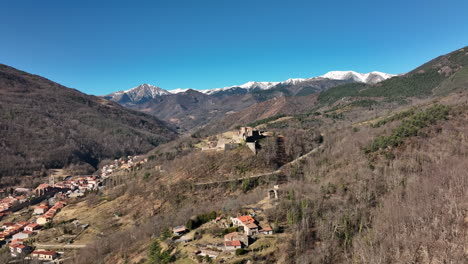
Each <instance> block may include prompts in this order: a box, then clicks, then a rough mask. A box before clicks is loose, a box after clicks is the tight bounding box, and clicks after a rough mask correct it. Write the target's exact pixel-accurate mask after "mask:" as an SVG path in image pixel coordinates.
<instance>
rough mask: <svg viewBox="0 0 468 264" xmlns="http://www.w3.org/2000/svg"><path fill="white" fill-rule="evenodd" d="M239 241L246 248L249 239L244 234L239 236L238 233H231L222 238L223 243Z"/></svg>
mask: <svg viewBox="0 0 468 264" xmlns="http://www.w3.org/2000/svg"><path fill="white" fill-rule="evenodd" d="M234 240H239V241H240V242H242V244H244V245H245V246H246V247H248V246H249V237H248V236H247V235H244V234H239V233H238V232H232V233H229V234H227V235H225V236H224V241H234Z"/></svg>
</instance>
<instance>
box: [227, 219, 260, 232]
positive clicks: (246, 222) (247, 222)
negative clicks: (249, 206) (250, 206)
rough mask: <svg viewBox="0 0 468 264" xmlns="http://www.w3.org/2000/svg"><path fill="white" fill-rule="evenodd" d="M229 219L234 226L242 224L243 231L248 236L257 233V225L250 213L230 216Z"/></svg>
mask: <svg viewBox="0 0 468 264" xmlns="http://www.w3.org/2000/svg"><path fill="white" fill-rule="evenodd" d="M231 221H232V224H233V225H234V226H242V227H243V228H244V233H245V234H246V235H248V236H252V235H256V234H258V225H257V224H255V219H253V218H252V217H251V216H250V215H244V216H238V217H236V218H231Z"/></svg>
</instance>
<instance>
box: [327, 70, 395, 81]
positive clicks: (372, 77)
mask: <svg viewBox="0 0 468 264" xmlns="http://www.w3.org/2000/svg"><path fill="white" fill-rule="evenodd" d="M393 76H395V75H393V74H388V73H383V72H378V71H373V72H369V73H358V72H355V71H331V72H328V73H326V74H324V75H322V76H320V77H323V78H328V79H332V80H353V81H355V82H362V83H369V84H375V83H378V82H381V81H383V80H386V79H388V78H391V77H393Z"/></svg>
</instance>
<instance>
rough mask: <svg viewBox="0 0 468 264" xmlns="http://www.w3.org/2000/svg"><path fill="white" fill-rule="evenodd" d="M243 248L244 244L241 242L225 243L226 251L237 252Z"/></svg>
mask: <svg viewBox="0 0 468 264" xmlns="http://www.w3.org/2000/svg"><path fill="white" fill-rule="evenodd" d="M241 247H242V244H241V242H240V241H239V240H232V241H224V248H225V249H226V250H236V249H238V248H241Z"/></svg>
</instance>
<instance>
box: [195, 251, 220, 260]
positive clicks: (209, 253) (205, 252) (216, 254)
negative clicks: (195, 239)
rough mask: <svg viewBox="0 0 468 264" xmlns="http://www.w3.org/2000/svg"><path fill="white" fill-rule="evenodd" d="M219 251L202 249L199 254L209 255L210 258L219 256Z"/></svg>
mask: <svg viewBox="0 0 468 264" xmlns="http://www.w3.org/2000/svg"><path fill="white" fill-rule="evenodd" d="M219 253H220V252H218V251H214V250H209V249H201V250H200V252H199V253H198V255H200V256H202V257H205V256H208V257H210V258H217V257H218V256H219Z"/></svg>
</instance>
